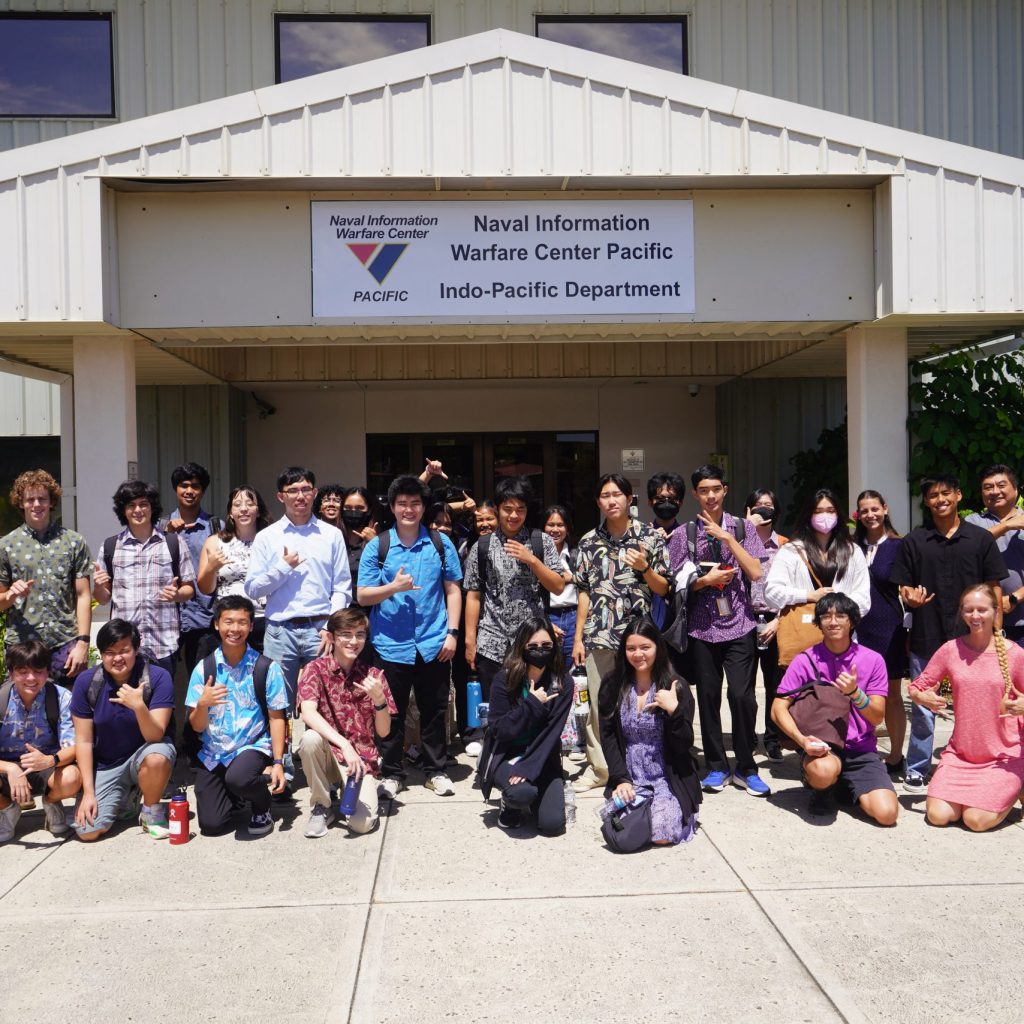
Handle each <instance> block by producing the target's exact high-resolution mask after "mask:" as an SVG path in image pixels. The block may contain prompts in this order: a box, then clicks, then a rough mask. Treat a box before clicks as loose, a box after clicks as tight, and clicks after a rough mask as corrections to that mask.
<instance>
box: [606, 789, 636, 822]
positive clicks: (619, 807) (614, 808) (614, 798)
mask: <svg viewBox="0 0 1024 1024" xmlns="http://www.w3.org/2000/svg"><path fill="white" fill-rule="evenodd" d="M646 800H647V797H645V796H644V795H643V794H642V793H637V794H636V796H635V797H633V801H632V803H630V804H629V806H630V807H639V806H640V805H641V804H642V803H644V802H645V801H646ZM625 809H626V801H625V800H623V799H622V797H621V796H619V795H618V793H612V795H611V798H610V799H608V800H605V802H604V803H603V804H601V806H600V807H598V809H597V816H598V817H599V818H600V819H601V820H602V821H607V820H608V819H609V818H614V817H615V816H616V815H618V814H621V813H622V812H623V811H624V810H625Z"/></svg>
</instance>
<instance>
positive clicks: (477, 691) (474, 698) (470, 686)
mask: <svg viewBox="0 0 1024 1024" xmlns="http://www.w3.org/2000/svg"><path fill="white" fill-rule="evenodd" d="M483 696H484V692H483V690H482V689H481V688H480V681H479V680H478V679H476V678H473V679H470V680H469V682H468V683H466V721H467V722H468V723H469V727H470V729H479V728H480V701H482V700H483Z"/></svg>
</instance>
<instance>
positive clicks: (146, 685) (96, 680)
mask: <svg viewBox="0 0 1024 1024" xmlns="http://www.w3.org/2000/svg"><path fill="white" fill-rule="evenodd" d="M139 686H141V687H142V699H143V700H144V701H145V703H146V706H147V707H148V706H149V698H150V697H152V696H153V683H152V682H151V681H150V678H149V665H148V663H147V662H145V661H143V663H142V675H141V676H139ZM102 690H103V669H102V668H98V669H96V671H95V672H93V674H92V679H90V680H89V689H88V690H87V691H86V693H85V699H86V700H87V701H88V702H89V707H91V708H93V709H95V707H96V702H97V701H98V700H99V699H100V693H101V691H102Z"/></svg>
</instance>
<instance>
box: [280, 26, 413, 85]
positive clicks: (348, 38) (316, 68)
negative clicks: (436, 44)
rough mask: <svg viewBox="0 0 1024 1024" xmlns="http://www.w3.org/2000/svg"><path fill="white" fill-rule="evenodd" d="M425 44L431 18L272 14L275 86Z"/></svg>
mask: <svg viewBox="0 0 1024 1024" xmlns="http://www.w3.org/2000/svg"><path fill="white" fill-rule="evenodd" d="M429 45H430V18H429V17H428V16H422V17H421V16H420V15H412V14H410V15H394V16H392V17H387V18H365V17H360V16H356V15H351V16H350V15H343V14H301V15H300V14H294V15H293V14H279V15H277V54H276V73H277V81H278V82H290V81H292V79H294V78H305V77H306V76H307V75H318V74H320V72H321V71H333V70H334V69H335V68H347V67H349V65H351V64H361V63H363V61H367V60H374V59H375V58H377V57H387V56H389V55H390V54H392V53H404V52H405V51H406V50H418V49H419V48H420V47H421V46H429Z"/></svg>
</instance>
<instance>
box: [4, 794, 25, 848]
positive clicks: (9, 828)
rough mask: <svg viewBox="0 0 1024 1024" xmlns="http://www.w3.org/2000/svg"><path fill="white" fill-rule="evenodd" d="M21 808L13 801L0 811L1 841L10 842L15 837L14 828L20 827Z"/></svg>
mask: <svg viewBox="0 0 1024 1024" xmlns="http://www.w3.org/2000/svg"><path fill="white" fill-rule="evenodd" d="M20 817H21V808H20V807H19V806H18V805H17V804H15V803H12V804H11V806H10V807H5V808H4V809H3V810H2V811H0V843H9V842H10V841H11V840H12V839H13V838H14V830H15V829H16V828H17V827H18V819H19V818H20Z"/></svg>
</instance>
